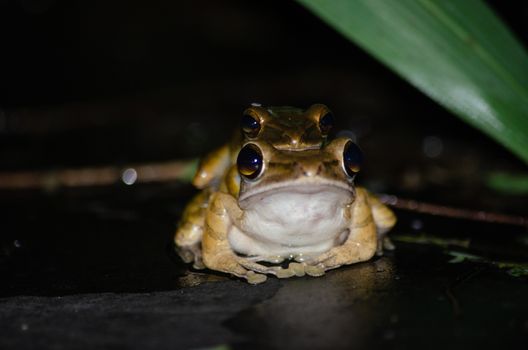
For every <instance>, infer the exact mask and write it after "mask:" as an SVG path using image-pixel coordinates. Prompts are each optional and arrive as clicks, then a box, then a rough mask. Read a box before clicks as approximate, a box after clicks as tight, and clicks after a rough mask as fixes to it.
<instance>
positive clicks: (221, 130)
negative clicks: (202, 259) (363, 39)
mask: <svg viewBox="0 0 528 350" xmlns="http://www.w3.org/2000/svg"><path fill="white" fill-rule="evenodd" d="M189 4H190V3H189ZM189 4H187V5H179V4H178V5H176V4H175V3H174V2H167V1H155V2H153V3H152V4H151V5H149V6H147V5H145V4H144V3H143V2H139V1H130V2H127V5H126V6H124V5H122V4H121V5H120V4H118V3H110V2H104V1H92V2H90V3H82V2H77V1H70V2H61V1H45V2H42V4H41V3H40V2H36V1H0V19H2V20H1V21H0V22H1V23H2V25H5V26H7V27H6V28H5V30H4V32H9V33H13V35H12V36H10V38H9V40H7V41H6V42H5V47H4V48H5V52H7V53H8V54H5V55H4V58H6V59H7V61H8V64H6V65H3V66H2V67H1V68H2V69H3V71H2V76H3V85H2V88H3V89H2V91H0V170H1V171H2V172H5V171H14V170H30V171H33V170H43V169H44V170H46V169H65V168H66V169H68V168H78V167H91V166H99V165H112V166H117V167H121V166H123V165H124V164H128V163H142V162H155V161H170V160H174V159H188V158H192V157H196V156H199V155H202V154H204V153H205V152H207V151H208V150H211V149H212V148H213V147H215V146H217V145H219V144H221V143H222V142H224V141H225V140H226V139H227V138H228V137H229V135H231V133H232V129H233V127H234V126H235V125H236V124H237V121H238V119H239V117H240V114H241V112H242V110H243V109H244V108H245V107H246V106H247V105H248V104H249V103H251V102H254V101H259V102H262V103H264V104H267V105H295V106H299V107H307V106H309V105H310V104H312V103H315V102H322V103H325V104H327V105H328V106H330V108H331V109H332V110H333V112H334V114H335V116H336V119H337V123H338V126H339V128H341V129H349V130H350V131H351V132H352V134H351V135H352V136H354V137H355V138H357V141H358V142H359V144H360V145H361V147H362V149H363V151H364V153H365V154H366V159H367V161H366V165H365V168H364V169H363V170H362V173H361V174H360V176H359V179H358V180H359V183H361V184H362V185H364V186H366V187H367V188H369V189H370V190H372V191H374V192H384V193H390V194H395V195H399V196H402V197H407V198H412V199H416V200H423V201H427V202H433V203H437V204H443V205H451V206H454V207H458V208H468V209H475V210H486V211H492V212H503V213H509V214H516V215H523V216H528V205H527V204H528V197H527V196H526V194H524V195H523V194H516V195H506V194H504V193H499V192H496V191H494V190H493V189H492V188H490V187H489V186H488V184H487V180H486V179H487V177H488V176H489V175H490V174H492V173H494V172H496V171H505V172H511V173H526V171H527V168H526V165H525V164H523V163H522V162H520V161H519V160H518V159H516V158H515V157H513V156H512V155H511V154H509V153H508V152H507V151H506V150H504V149H503V148H502V147H500V146H498V145H497V144H495V143H494V142H493V141H491V140H490V139H488V138H487V137H486V136H484V135H483V134H481V133H479V132H478V131H476V130H473V129H472V128H471V127H469V126H468V125H466V124H464V123H462V122H461V121H459V120H458V119H457V118H456V117H454V116H452V115H451V114H449V113H448V112H447V111H445V110H443V109H442V108H440V107H438V106H437V105H436V104H435V103H434V102H432V101H431V100H429V99H428V98H426V97H424V96H423V95H421V94H420V93H419V92H418V91H416V90H415V89H414V88H412V87H411V86H409V85H408V84H406V83H405V82H403V81H402V80H401V79H399V78H398V77H397V76H395V75H394V74H392V73H391V72H389V71H388V70H387V69H385V68H384V67H383V66H381V65H380V64H378V63H376V62H375V61H373V60H372V59H371V58H370V57H369V56H368V55H366V54H365V53H363V52H362V51H360V50H359V49H358V48H356V47H355V46H354V45H352V44H350V43H348V42H347V41H346V40H345V39H343V38H341V37H339V36H338V35H337V34H336V33H334V32H333V31H332V30H331V29H329V28H327V27H326V26H325V25H324V24H322V23H320V22H319V21H318V20H317V19H316V18H314V17H313V16H312V15H310V14H309V13H308V12H307V11H305V10H303V9H302V8H300V7H299V6H298V5H296V3H294V2H288V3H285V2H282V1H269V2H266V3H260V4H258V3H250V2H245V1H229V2H224V3H223V5H221V6H220V5H218V3H217V2H206V3H204V4H205V5H204V6H200V7H196V6H193V5H189ZM492 4H493V6H494V7H495V8H496V9H497V10H498V11H499V13H500V14H501V16H502V17H503V18H504V19H505V21H506V22H507V23H509V24H510V25H511V26H512V28H513V29H514V30H515V32H516V34H517V36H518V37H520V38H521V39H522V40H523V41H526V38H528V27H527V25H526V24H527V23H528V21H526V13H528V12H527V11H526V5H525V4H522V3H520V4H518V5H516V6H514V5H511V4H510V5H506V4H502V5H501V4H500V3H499V2H492ZM13 28H18V29H17V30H13ZM36 57H38V59H36ZM193 193H195V192H194V190H193V189H192V188H191V187H190V185H188V184H186V183H179V182H175V181H174V182H169V183H159V184H150V185H144V184H143V185H141V184H136V185H133V186H126V185H125V184H123V183H116V184H113V185H111V186H106V187H88V188H46V189H33V190H17V191H14V190H2V191H1V192H0V213H1V215H0V276H1V277H0V329H1V331H0V349H76V348H79V349H80V348H83V349H84V348H111V349H121V348H131V349H175V348H176V349H179V348H183V349H196V348H208V347H215V346H226V347H230V348H235V349H238V348H241V349H242V348H273V349H284V348H291V349H296V348H308V349H310V348H314V349H324V348H347V349H348V348H358V349H364V348H369V349H382V348H387V347H388V348H398V349H400V348H401V349H413V348H415V349H423V348H427V349H429V348H434V349H445V348H455V349H462V348H464V349H467V348H480V349H497V348H500V347H503V348H508V349H510V348H511V349H516V348H519V349H523V348H525V347H526V344H527V343H528V301H527V300H526V296H527V295H528V277H526V274H524V275H523V274H522V273H518V272H519V271H517V273H516V272H515V271H513V270H512V266H513V265H511V264H521V265H519V266H526V262H527V260H528V238H527V236H528V233H527V230H526V228H523V227H517V226H511V225H500V224H489V223H484V222H472V221H468V220H461V219H449V218H444V217H433V216H430V215H424V214H417V213H412V212H406V211H402V210H397V214H398V218H399V223H398V225H397V227H396V228H395V229H394V231H393V232H392V235H393V237H395V241H396V244H397V250H396V251H394V252H393V253H391V254H388V255H387V256H385V257H382V258H376V259H374V260H372V261H369V262H366V263H362V264H358V265H355V266H350V267H343V268H339V269H337V270H335V271H331V272H329V273H327V275H326V276H324V277H321V278H310V277H303V278H292V279H287V280H277V279H275V278H270V279H269V280H268V281H267V282H266V283H265V284H263V285H258V286H250V285H248V284H246V283H245V282H243V281H239V280H237V279H233V278H230V277H229V276H225V275H222V274H218V273H212V272H210V271H200V272H199V271H193V270H190V269H189V267H188V266H186V265H184V264H183V263H182V262H181V261H180V260H179V259H178V258H177V257H176V256H175V254H174V252H173V249H172V245H171V241H172V235H173V233H174V230H175V227H176V222H177V221H178V219H179V217H180V215H181V212H182V210H183V208H184V205H185V203H186V202H187V201H188V200H189V198H190V197H191V196H192V195H193ZM460 254H472V255H474V256H477V257H478V259H474V258H473V259H469V260H467V259H466V260H465V261H460V260H461V259H460V257H461V255H460ZM457 257H458V259H455V258H457ZM457 261H458V262H457ZM523 263H524V264H525V265H522V264H523Z"/></svg>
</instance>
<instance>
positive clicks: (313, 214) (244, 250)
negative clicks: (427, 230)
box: [175, 104, 396, 284]
mask: <svg viewBox="0 0 528 350" xmlns="http://www.w3.org/2000/svg"><path fill="white" fill-rule="evenodd" d="M332 124H333V116H332V114H331V112H330V110H329V109H328V108H327V107H326V106H324V105H321V104H316V105H313V106H311V107H310V108H308V109H307V110H304V111H303V110H301V109H298V108H293V107H269V108H265V107H262V106H260V105H252V106H251V107H250V108H248V109H247V110H246V111H245V112H244V114H243V118H242V125H241V130H239V131H238V132H237V133H235V136H234V137H233V138H232V140H231V141H230V142H229V143H228V144H226V145H224V146H223V147H221V148H219V149H217V150H215V151H214V152H212V153H211V154H209V155H208V156H207V157H205V158H204V160H203V161H202V163H201V165H200V167H199V169H198V171H197V173H196V175H195V177H194V180H193V183H194V185H195V186H196V187H198V188H199V189H201V192H199V193H198V194H197V195H196V196H195V197H194V198H193V199H192V200H191V202H190V203H189V204H188V205H187V207H186V209H185V211H184V213H183V216H182V220H181V222H180V224H179V227H178V230H177V231H176V235H175V243H176V250H177V252H178V254H179V255H180V257H181V258H182V259H183V260H184V261H185V262H189V263H190V262H192V263H193V264H194V267H195V268H198V269H202V268H205V267H207V268H209V269H212V270H216V271H221V272H225V273H229V274H232V275H235V276H238V277H241V278H245V279H246V280H247V281H248V282H249V283H253V284H257V283H261V282H264V281H265V280H266V275H268V274H270V275H275V276H277V277H279V278H286V277H292V276H303V275H305V274H307V275H310V276H322V275H324V273H325V271H327V270H330V269H334V268H337V267H339V266H342V265H349V264H353V263H357V262H361V261H365V260H368V259H370V258H371V257H372V256H373V255H374V254H375V253H378V254H379V255H380V254H382V253H383V249H384V248H385V249H393V246H392V244H391V243H390V241H389V239H388V237H386V233H387V232H388V231H389V230H390V229H391V228H392V227H393V226H394V224H395V222H396V218H395V216H394V214H393V213H392V211H391V210H390V209H388V208H387V207H386V206H385V205H384V204H382V203H381V202H380V201H379V200H378V199H377V198H376V197H375V196H373V195H371V194H370V193H368V192H367V191H366V190H365V189H363V188H360V187H356V186H355V185H354V177H355V175H356V173H357V172H358V171H359V167H360V165H361V164H360V163H361V157H362V156H361V151H360V150H359V148H358V147H357V146H356V145H355V144H354V143H353V142H352V141H351V140H350V139H348V138H335V139H332V140H330V139H329V137H328V133H329V131H330V129H331V127H332ZM263 262H266V263H265V264H263Z"/></svg>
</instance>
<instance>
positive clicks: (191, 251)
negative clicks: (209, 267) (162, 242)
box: [174, 190, 211, 269]
mask: <svg viewBox="0 0 528 350" xmlns="http://www.w3.org/2000/svg"><path fill="white" fill-rule="evenodd" d="M210 195H211V193H210V191H209V190H203V191H200V192H199V193H198V194H197V195H195V196H194V197H193V199H192V200H191V201H190V202H189V204H187V206H186V207H185V210H184V211H183V215H182V219H181V220H180V223H179V224H178V229H177V230H176V234H175V235H174V243H175V245H176V252H177V253H178V255H179V256H180V257H181V259H182V260H183V261H184V262H186V263H190V262H193V266H194V268H196V269H203V268H205V266H204V264H203V262H202V248H201V242H202V236H203V230H204V224H205V215H206V211H207V206H208V202H209V197H210Z"/></svg>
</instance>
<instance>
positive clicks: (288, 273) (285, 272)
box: [276, 268, 295, 278]
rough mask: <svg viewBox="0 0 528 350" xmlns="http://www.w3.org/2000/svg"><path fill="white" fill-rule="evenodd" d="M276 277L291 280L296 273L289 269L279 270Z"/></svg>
mask: <svg viewBox="0 0 528 350" xmlns="http://www.w3.org/2000/svg"><path fill="white" fill-rule="evenodd" d="M276 275H277V277H278V278H290V277H293V276H295V271H293V270H292V269H290V268H288V269H282V268H278V269H277V270H276Z"/></svg>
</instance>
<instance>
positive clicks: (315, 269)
mask: <svg viewBox="0 0 528 350" xmlns="http://www.w3.org/2000/svg"><path fill="white" fill-rule="evenodd" d="M304 271H305V272H306V274H307V275H309V276H312V277H319V276H323V275H324V274H325V266H324V265H323V264H317V265H306V266H305V268H304Z"/></svg>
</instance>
